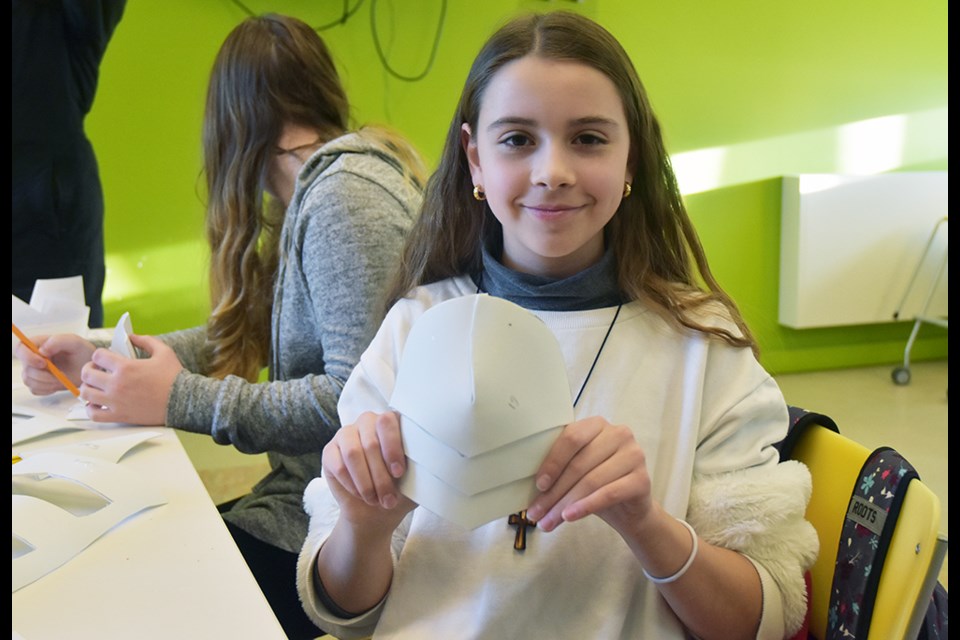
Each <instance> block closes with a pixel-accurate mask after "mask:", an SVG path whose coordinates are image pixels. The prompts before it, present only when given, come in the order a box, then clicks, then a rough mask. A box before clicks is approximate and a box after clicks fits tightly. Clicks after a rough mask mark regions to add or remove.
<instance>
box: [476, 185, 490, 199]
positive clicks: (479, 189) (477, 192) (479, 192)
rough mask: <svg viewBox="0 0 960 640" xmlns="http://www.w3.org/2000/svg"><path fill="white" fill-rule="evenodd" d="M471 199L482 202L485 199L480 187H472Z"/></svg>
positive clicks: (485, 195)
mask: <svg viewBox="0 0 960 640" xmlns="http://www.w3.org/2000/svg"><path fill="white" fill-rule="evenodd" d="M473 197H474V199H475V200H480V201H481V202H482V201H484V200H486V199H487V194H485V193H484V192H483V191H482V190H481V188H480V185H476V186H474V187H473Z"/></svg>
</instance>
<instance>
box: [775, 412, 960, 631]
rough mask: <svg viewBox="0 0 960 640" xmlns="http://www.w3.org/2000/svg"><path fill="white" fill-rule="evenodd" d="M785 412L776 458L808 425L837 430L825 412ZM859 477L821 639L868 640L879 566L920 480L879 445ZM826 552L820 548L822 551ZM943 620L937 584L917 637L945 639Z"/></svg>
mask: <svg viewBox="0 0 960 640" xmlns="http://www.w3.org/2000/svg"><path fill="white" fill-rule="evenodd" d="M789 410H790V427H789V430H788V432H787V436H786V437H785V438H784V439H783V441H781V442H780V443H779V445H778V448H779V450H780V459H781V460H786V459H788V458H789V457H790V454H791V451H792V449H793V446H794V445H795V444H796V442H797V440H798V439H799V437H800V435H801V434H802V432H803V430H804V429H805V428H806V427H807V426H808V425H810V424H819V425H821V426H823V427H826V428H827V429H830V430H832V431H835V432H837V433H839V432H840V430H839V428H838V427H837V425H836V423H835V422H834V421H833V420H832V419H831V418H829V417H828V416H825V415H823V414H818V413H812V412H809V411H807V410H805V409H801V408H799V407H793V406H791V407H789ZM858 477H859V480H858V481H857V484H856V485H855V487H854V491H853V494H852V495H851V496H850V502H849V506H848V508H847V515H846V517H845V518H844V521H843V525H842V528H841V533H840V545H839V549H838V550H837V557H836V565H835V567H834V572H833V584H832V586H831V591H830V607H829V610H828V614H827V615H828V620H827V635H826V638H825V639H824V640H839V639H841V638H854V639H856V638H860V639H866V638H867V635H868V632H869V627H870V620H871V618H872V614H873V605H874V599H875V598H876V594H877V587H878V585H879V582H880V573H881V571H880V569H881V567H882V566H883V562H884V559H885V557H886V553H887V549H888V547H889V545H890V539H891V538H892V537H893V529H894V526H895V524H896V521H897V517H898V516H899V513H900V507H901V505H902V503H903V499H904V496H905V495H906V489H907V485H908V484H909V483H910V481H911V480H913V479H915V478H916V479H919V474H918V473H917V471H916V469H914V467H913V466H912V465H911V464H910V463H909V462H908V461H907V460H906V459H905V458H904V457H903V456H902V455H900V453H898V452H897V451H896V450H894V449H892V448H891V447H880V448H878V449H876V450H874V451H873V452H872V453H871V454H870V455H869V456H868V457H867V460H866V462H864V464H863V467H862V469H861V470H860V474H859V476H858ZM829 551H830V550H828V549H821V553H824V552H829ZM947 621H948V620H947V591H946V590H945V589H944V588H943V585H941V584H940V583H937V584H936V586H935V588H934V591H933V593H932V595H931V600H930V604H929V606H928V608H927V613H926V617H925V619H924V622H923V624H922V626H921V628H920V632H919V635H918V636H917V637H918V640H939V639H940V638H947V637H948V635H947Z"/></svg>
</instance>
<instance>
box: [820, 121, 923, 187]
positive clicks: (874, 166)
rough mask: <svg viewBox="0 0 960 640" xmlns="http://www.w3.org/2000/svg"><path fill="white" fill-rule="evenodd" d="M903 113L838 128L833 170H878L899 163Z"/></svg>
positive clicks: (855, 171) (901, 164)
mask: <svg viewBox="0 0 960 640" xmlns="http://www.w3.org/2000/svg"><path fill="white" fill-rule="evenodd" d="M906 122H907V116H905V115H897V116H885V117H882V118H871V119H870V120H861V121H860V122H854V123H852V124H847V125H844V126H842V127H840V129H839V131H838V132H837V139H838V142H839V144H838V146H837V172H838V173H848V174H854V175H863V174H873V173H882V172H884V171H890V170H892V169H896V168H897V167H900V166H903V146H904V144H903V141H904V135H905V133H906Z"/></svg>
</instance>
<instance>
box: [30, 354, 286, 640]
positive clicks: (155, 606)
mask: <svg viewBox="0 0 960 640" xmlns="http://www.w3.org/2000/svg"><path fill="white" fill-rule="evenodd" d="M13 372H14V378H13V379H14V387H16V386H17V385H18V383H19V381H20V377H19V372H18V363H17V361H16V360H14V367H13ZM21 397H22V396H21V395H20V392H17V398H18V401H19V400H20V398H21ZM51 399H53V400H56V401H58V402H63V403H64V405H69V404H70V403H72V402H75V400H74V399H73V397H72V396H70V394H69V393H67V392H66V391H64V392H61V393H60V394H55V396H54V397H51V398H48V399H47V400H46V401H45V407H46V408H47V410H49V405H50V400H51ZM143 428H144V427H123V426H112V427H108V428H104V429H93V430H84V431H67V432H61V433H57V434H52V435H48V436H45V437H41V438H37V439H34V440H30V441H27V442H23V443H19V444H17V445H15V446H14V447H13V451H14V453H15V454H18V455H21V456H23V457H26V456H28V455H29V454H30V453H31V452H34V453H36V452H39V451H42V450H50V449H55V448H56V447H57V446H62V445H64V444H70V443H75V442H82V441H87V440H93V439H99V438H104V437H109V436H113V435H122V434H128V433H133V432H136V431H137V430H139V429H143ZM148 428H149V429H150V430H151V431H159V432H160V433H161V435H159V436H157V437H156V438H153V439H151V440H148V441H146V442H144V443H142V444H140V445H138V446H137V447H136V448H134V449H132V450H131V451H130V452H129V453H127V455H126V456H125V457H124V458H123V459H122V460H121V462H120V464H122V465H123V466H124V467H126V468H128V469H130V470H134V471H136V472H137V473H138V474H140V475H141V477H142V478H143V479H144V480H145V482H147V483H150V484H155V485H156V486H158V487H160V488H162V491H163V492H164V494H165V496H166V498H167V503H166V504H163V505H160V506H157V507H153V508H150V509H147V510H145V511H142V512H140V513H138V514H136V515H135V516H133V517H131V518H129V519H127V520H126V521H124V522H122V523H120V524H119V525H117V526H116V527H114V528H113V529H111V530H110V531H108V532H107V533H105V534H104V535H102V536H101V537H100V538H98V539H97V540H96V541H94V542H93V544H91V545H90V546H89V547H87V548H86V549H85V550H83V551H81V552H80V553H79V554H77V555H76V556H74V557H73V558H72V559H71V560H69V561H67V562H66V563H65V564H63V565H61V566H60V567H58V568H57V569H55V570H53V571H52V572H50V573H48V574H47V575H45V576H43V577H41V578H40V579H39V580H37V581H35V582H33V583H31V584H29V585H27V586H25V587H23V588H21V589H20V590H19V591H16V592H15V593H13V598H12V608H13V619H12V627H13V637H14V638H17V637H18V636H19V637H21V638H23V640H60V639H61V638H70V639H71V640H80V639H84V638H90V639H96V640H103V639H112V638H124V639H126V638H137V639H151V638H157V639H163V640H170V639H193V638H197V639H208V638H216V639H219V638H226V639H230V640H239V639H244V638H251V639H254V638H255V639H257V640H270V639H273V638H277V639H283V638H285V636H284V633H283V630H282V628H281V627H280V623H279V622H278V621H277V619H276V617H275V616H274V614H273V611H272V610H271V609H270V605H269V604H268V603H267V601H266V599H265V598H264V596H263V593H262V592H261V591H260V588H259V586H258V585H257V583H256V580H255V579H254V578H253V575H252V574H251V573H250V570H249V569H248V567H247V564H246V562H245V561H244V559H243V556H242V555H241V554H240V551H239V550H238V549H237V547H236V544H234V542H233V538H232V537H231V536H230V533H229V531H227V528H226V526H225V525H224V524H223V520H222V519H221V517H220V514H219V513H218V512H217V509H216V506H215V505H214V504H213V502H212V501H211V500H210V497H209V495H208V494H207V491H206V489H205V487H204V486H203V483H202V482H201V481H200V478H199V476H198V475H197V472H196V470H195V469H194V467H193V465H192V463H191V462H190V459H189V458H188V457H187V455H186V452H185V451H184V450H183V447H182V446H181V444H180V440H179V439H178V438H177V436H176V433H175V432H174V430H173V429H169V428H161V427H148Z"/></svg>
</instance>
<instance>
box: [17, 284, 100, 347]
mask: <svg viewBox="0 0 960 640" xmlns="http://www.w3.org/2000/svg"><path fill="white" fill-rule="evenodd" d="M11 297H12V298H13V301H12V303H13V304H12V307H11V316H13V323H14V324H15V325H17V326H18V327H19V328H20V330H21V331H23V332H24V333H25V334H26V335H27V337H32V336H35V335H50V334H54V333H76V334H78V335H81V336H85V335H86V334H87V322H88V321H89V320H90V307H88V306H87V305H86V303H85V298H84V293H83V276H72V277H69V278H50V279H40V280H37V281H36V283H35V284H34V287H33V293H32V294H31V295H30V303H29V304H27V303H26V302H25V301H23V300H21V299H20V298H18V297H16V296H11ZM11 339H12V345H13V347H12V348H16V346H17V342H18V340H17V337H16V336H14V335H13V334H11Z"/></svg>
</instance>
